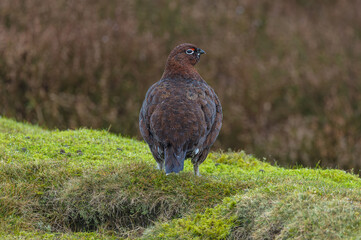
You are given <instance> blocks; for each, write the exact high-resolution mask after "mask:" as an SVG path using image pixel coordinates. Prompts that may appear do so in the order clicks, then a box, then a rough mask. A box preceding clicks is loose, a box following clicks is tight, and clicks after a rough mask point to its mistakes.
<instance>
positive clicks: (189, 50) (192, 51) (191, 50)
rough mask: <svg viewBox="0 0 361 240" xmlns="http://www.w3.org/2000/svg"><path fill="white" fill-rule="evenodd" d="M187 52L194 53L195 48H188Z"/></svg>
mask: <svg viewBox="0 0 361 240" xmlns="http://www.w3.org/2000/svg"><path fill="white" fill-rule="evenodd" d="M186 53H187V54H189V55H190V54H193V53H194V50H193V49H188V50H187V51H186Z"/></svg>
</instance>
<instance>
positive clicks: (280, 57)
mask: <svg viewBox="0 0 361 240" xmlns="http://www.w3.org/2000/svg"><path fill="white" fill-rule="evenodd" d="M360 9H361V2H360V1H356V0H355V1H342V0H338V1H337V0H333V1H311V0H309V1H308V0H292V1H285V0H284V1H274V2H269V1H265V0H264V1H250V0H248V1H247V0H246V1H227V2H223V1H206V0H201V1H196V2H195V1H166V0H158V1H140V0H137V1H131V0H123V1H115V0H110V1H93V0H87V1H85V0H84V1H68V0H48V1H40V0H31V1H20V0H2V1H1V2H0V114H4V115H6V116H11V117H15V118H16V119H26V120H28V121H32V122H38V123H39V124H41V125H46V126H48V127H60V128H75V127H79V126H88V127H93V128H108V127H109V125H111V131H114V132H120V133H122V134H126V135H133V136H135V135H138V136H139V132H138V128H137V123H138V113H139V109H140V106H141V102H142V100H143V98H144V95H145V92H146V90H147V89H148V87H149V86H150V85H151V84H152V83H154V82H156V81H157V80H158V79H159V78H160V76H161V74H162V69H163V67H164V63H165V60H166V57H167V55H168V53H169V51H170V50H171V49H172V48H173V47H174V46H175V45H177V44H178V43H181V42H192V43H195V44H197V46H199V47H201V48H202V49H204V50H205V51H206V52H207V55H206V56H205V57H204V58H203V59H202V60H201V62H200V64H198V66H197V68H198V70H199V72H200V74H201V75H202V76H203V78H204V79H205V80H206V81H207V82H208V83H209V84H210V85H211V86H212V87H213V88H214V89H215V91H216V92H217V94H218V96H219V97H220V99H221V102H222V105H223V108H224V124H223V128H222V130H221V134H220V137H219V140H218V142H217V145H218V147H222V148H227V147H231V148H233V149H246V150H248V151H249V152H255V153H257V154H259V155H263V156H266V157H268V158H271V159H272V158H274V159H275V160H276V161H277V162H279V163H283V164H287V165H291V164H295V163H302V164H305V165H311V166H313V165H315V164H316V163H317V162H318V161H320V162H321V165H324V166H339V167H342V168H346V169H349V168H352V167H353V168H356V169H360V168H361V162H360V159H359V156H360V155H361V148H360V147H359V146H360V143H361V94H360V92H361V79H360V77H359V76H361V68H360V66H361V57H360V56H361V17H360V14H359V10H360Z"/></svg>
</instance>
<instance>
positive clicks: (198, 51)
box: [197, 48, 206, 54]
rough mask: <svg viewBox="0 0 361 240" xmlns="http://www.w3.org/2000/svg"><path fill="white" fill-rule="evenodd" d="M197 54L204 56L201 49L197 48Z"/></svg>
mask: <svg viewBox="0 0 361 240" xmlns="http://www.w3.org/2000/svg"><path fill="white" fill-rule="evenodd" d="M197 53H198V54H206V52H205V51H203V49H200V48H197Z"/></svg>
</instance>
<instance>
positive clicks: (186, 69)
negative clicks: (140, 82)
mask: <svg viewBox="0 0 361 240" xmlns="http://www.w3.org/2000/svg"><path fill="white" fill-rule="evenodd" d="M164 78H181V79H194V80H199V81H201V80H202V77H201V76H200V75H199V73H198V72H197V70H196V69H195V67H194V66H193V65H191V64H183V63H180V62H174V61H169V62H167V64H166V66H165V69H164V72H163V76H162V79H164Z"/></svg>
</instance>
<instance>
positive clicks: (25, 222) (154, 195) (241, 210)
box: [0, 118, 361, 239]
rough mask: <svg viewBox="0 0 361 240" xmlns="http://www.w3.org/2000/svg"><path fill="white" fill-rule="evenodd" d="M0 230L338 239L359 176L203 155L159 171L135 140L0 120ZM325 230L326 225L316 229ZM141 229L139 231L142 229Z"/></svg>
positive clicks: (360, 212)
mask: <svg viewBox="0 0 361 240" xmlns="http://www.w3.org/2000/svg"><path fill="white" fill-rule="evenodd" d="M0 153H1V154H0V183H1V184H0V237H2V238H10V239H11V238H12V237H14V238H17V239H33V238H45V239H46V238H49V239H51V238H61V239H92V238H93V239H113V238H121V237H123V238H127V237H129V238H137V237H143V238H145V239H163V238H168V239H172V238H173V239H192V238H193V239H224V238H231V239H232V238H235V239H237V238H254V239H265V238H282V239H283V238H285V239H287V238H302V239H311V238H318V237H319V236H321V237H322V239H347V238H355V239H356V238H357V236H359V235H360V234H361V232H360V230H358V229H360V228H361V226H360V222H361V219H360V216H361V207H360V205H361V198H360V196H361V190H360V189H361V179H360V178H359V177H357V176H356V175H353V174H349V173H346V172H344V171H340V170H334V169H308V168H299V169H284V168H280V167H277V166H272V165H270V164H268V163H266V162H265V161H259V160H258V159H256V158H255V157H253V156H251V155H247V154H246V153H244V152H212V153H211V154H209V157H208V159H207V160H206V161H205V162H204V163H203V164H202V165H201V167H200V171H201V174H202V177H196V176H194V175H193V169H192V165H191V163H190V162H189V161H186V164H185V171H184V172H182V173H180V174H177V175H176V174H171V175H168V176H166V175H165V174H164V173H162V172H160V171H158V170H156V169H155V165H156V164H155V161H154V159H153V157H152V156H151V154H150V152H149V149H148V147H147V146H146V144H144V143H143V142H139V141H136V140H133V139H129V138H124V137H121V136H117V135H114V134H109V133H108V132H107V131H96V130H89V129H79V130H67V131H48V130H44V129H41V128H39V127H36V126H31V125H28V124H23V123H17V122H15V121H12V120H8V119H5V118H0ZM325 229H327V231H326V230H325ZM143 232H144V234H143Z"/></svg>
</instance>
